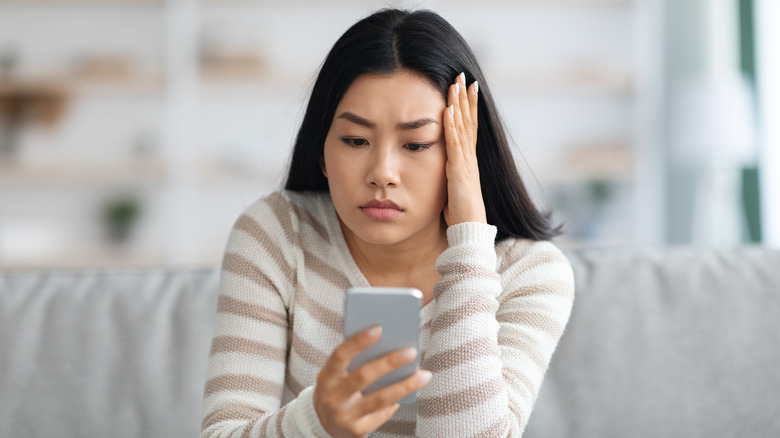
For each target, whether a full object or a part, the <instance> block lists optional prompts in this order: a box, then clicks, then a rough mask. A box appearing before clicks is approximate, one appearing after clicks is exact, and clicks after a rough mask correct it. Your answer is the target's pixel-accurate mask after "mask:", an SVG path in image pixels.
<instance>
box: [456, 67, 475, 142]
mask: <svg viewBox="0 0 780 438" xmlns="http://www.w3.org/2000/svg"><path fill="white" fill-rule="evenodd" d="M457 82H458V83H459V87H458V88H459V90H460V93H459V94H458V109H460V113H461V116H462V118H463V128H464V133H465V134H466V135H468V139H469V142H470V141H471V140H472V138H471V105H470V102H469V99H470V96H469V89H468V87H467V86H466V74H465V73H461V74H459V75H458V78H457Z"/></svg>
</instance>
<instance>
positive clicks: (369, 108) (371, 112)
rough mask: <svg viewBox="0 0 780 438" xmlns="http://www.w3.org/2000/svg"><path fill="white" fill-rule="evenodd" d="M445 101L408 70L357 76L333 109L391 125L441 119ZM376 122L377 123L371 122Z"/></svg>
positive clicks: (429, 85) (437, 91) (427, 84)
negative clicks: (401, 122)
mask: <svg viewBox="0 0 780 438" xmlns="http://www.w3.org/2000/svg"><path fill="white" fill-rule="evenodd" d="M444 107H445V101H444V97H443V96H442V95H441V92H439V90H437V89H436V88H434V87H433V86H432V85H431V84H430V82H428V81H427V80H426V79H425V77H423V76H422V75H420V74H419V73H415V72H412V71H409V70H398V71H395V72H393V73H389V74H381V75H380V74H372V73H365V74H362V75H360V76H358V77H357V78H356V79H355V80H354V81H353V82H352V84H351V85H350V87H349V88H348V89H347V91H346V93H344V96H343V97H342V99H341V102H340V103H339V106H338V108H337V110H336V114H335V115H334V116H335V117H338V116H339V114H341V113H343V112H350V113H353V114H357V115H359V116H361V117H363V118H366V119H369V120H372V121H374V122H376V123H381V122H382V121H383V120H379V119H385V120H387V119H392V120H390V121H392V122H393V123H397V122H399V121H410V120H414V119H419V118H421V117H438V118H440V117H441V112H442V111H443V110H444ZM374 119H378V120H374Z"/></svg>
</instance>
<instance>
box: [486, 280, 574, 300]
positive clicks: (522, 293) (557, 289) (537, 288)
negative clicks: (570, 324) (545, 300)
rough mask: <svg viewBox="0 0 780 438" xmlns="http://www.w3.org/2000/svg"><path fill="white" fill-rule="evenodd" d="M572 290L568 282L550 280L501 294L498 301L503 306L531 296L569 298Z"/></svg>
mask: <svg viewBox="0 0 780 438" xmlns="http://www.w3.org/2000/svg"><path fill="white" fill-rule="evenodd" d="M573 290H574V288H573V287H572V284H571V282H570V281H566V280H560V279H553V278H550V279H548V280H546V281H545V282H544V283H538V284H533V285H527V286H523V287H521V288H518V289H515V290H513V291H511V292H507V293H506V294H502V295H501V296H500V297H499V298H498V301H499V302H500V303H501V304H504V303H505V302H507V301H510V300H512V299H515V298H521V297H528V296H531V295H546V296H556V297H557V296H565V297H571V296H572V292H573Z"/></svg>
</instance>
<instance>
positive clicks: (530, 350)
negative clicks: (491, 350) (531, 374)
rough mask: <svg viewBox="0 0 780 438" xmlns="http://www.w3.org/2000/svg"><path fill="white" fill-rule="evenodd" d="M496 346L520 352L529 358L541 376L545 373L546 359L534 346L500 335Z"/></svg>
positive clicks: (515, 338) (518, 339)
mask: <svg viewBox="0 0 780 438" xmlns="http://www.w3.org/2000/svg"><path fill="white" fill-rule="evenodd" d="M498 345H499V346H501V347H509V348H514V349H516V350H519V351H522V352H523V354H524V355H526V356H528V357H530V358H531V360H532V361H533V362H534V363H535V364H536V366H537V367H538V368H539V372H540V373H541V374H544V372H545V371H547V359H546V358H544V356H542V355H541V353H540V352H539V348H538V347H537V346H536V345H533V344H531V343H530V342H526V341H523V340H522V339H520V338H517V337H511V336H507V335H503V336H502V335H501V334H499V335H498Z"/></svg>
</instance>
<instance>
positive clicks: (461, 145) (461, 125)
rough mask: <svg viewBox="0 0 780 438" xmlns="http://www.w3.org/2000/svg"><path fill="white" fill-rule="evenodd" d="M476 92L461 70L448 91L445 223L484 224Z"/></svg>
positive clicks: (445, 128)
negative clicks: (478, 155) (478, 161)
mask: <svg viewBox="0 0 780 438" xmlns="http://www.w3.org/2000/svg"><path fill="white" fill-rule="evenodd" d="M477 92H478V85H477V82H476V81H475V82H474V83H472V84H471V86H470V87H468V88H467V87H466V77H465V75H464V74H463V73H461V74H460V75H458V76H457V77H456V78H455V82H454V83H453V84H452V85H451V86H450V89H449V92H448V93H447V94H448V96H447V99H448V101H449V102H448V103H449V105H448V106H447V108H446V109H445V110H444V138H445V141H446V142H447V164H446V172H447V195H448V196H447V204H446V205H445V206H444V219H445V220H446V221H447V225H448V226H452V225H455V224H459V223H462V222H482V223H487V215H486V214H485V202H484V201H483V199H482V188H481V187H480V183H479V166H477V97H478V96H477Z"/></svg>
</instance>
